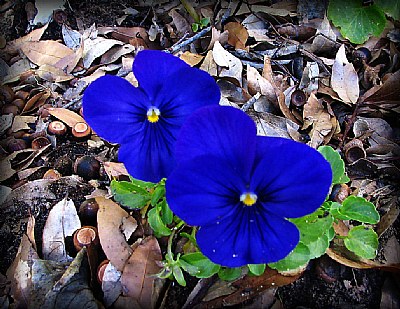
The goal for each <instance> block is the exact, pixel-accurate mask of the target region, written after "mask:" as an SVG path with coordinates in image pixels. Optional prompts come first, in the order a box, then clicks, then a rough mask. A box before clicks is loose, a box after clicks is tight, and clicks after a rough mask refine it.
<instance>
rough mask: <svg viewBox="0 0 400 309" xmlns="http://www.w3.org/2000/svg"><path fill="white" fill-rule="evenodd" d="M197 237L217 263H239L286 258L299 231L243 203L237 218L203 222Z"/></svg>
mask: <svg viewBox="0 0 400 309" xmlns="http://www.w3.org/2000/svg"><path fill="white" fill-rule="evenodd" d="M252 207H254V206H252ZM196 239H197V244H198V245H199V247H200V249H201V252H202V253H203V254H204V255H206V256H207V257H208V258H209V259H210V260H211V261H213V262H214V263H217V264H221V265H223V266H228V267H239V266H243V265H246V264H263V263H271V262H276V261H278V260H280V259H282V258H284V257H285V256H287V255H288V254H289V253H290V252H291V251H292V250H293V249H294V248H295V246H296V245H297V243H298V242H299V231H298V229H297V228H296V226H295V225H294V224H293V223H291V222H289V221H287V220H285V219H283V218H281V217H279V216H275V215H274V214H271V213H266V212H264V213H262V212H259V213H257V212H256V211H255V210H254V209H249V208H247V207H246V206H241V208H238V210H237V211H236V214H235V217H234V218H228V219H226V220H221V221H220V222H219V224H215V223H214V224H209V225H206V226H202V227H201V228H200V230H199V231H198V233H197V235H196Z"/></svg>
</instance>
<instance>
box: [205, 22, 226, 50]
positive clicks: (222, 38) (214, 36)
mask: <svg viewBox="0 0 400 309" xmlns="http://www.w3.org/2000/svg"><path fill="white" fill-rule="evenodd" d="M217 41H218V42H220V43H221V45H224V44H225V43H227V42H228V31H224V32H221V31H219V30H218V29H217V28H215V27H212V28H211V41H210V43H209V44H208V47H207V50H208V51H210V50H212V49H213V48H214V44H215V42H217Z"/></svg>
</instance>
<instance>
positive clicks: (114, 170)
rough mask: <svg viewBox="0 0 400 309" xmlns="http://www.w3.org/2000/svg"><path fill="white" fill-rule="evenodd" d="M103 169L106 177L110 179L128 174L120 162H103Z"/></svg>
mask: <svg viewBox="0 0 400 309" xmlns="http://www.w3.org/2000/svg"><path fill="white" fill-rule="evenodd" d="M103 166H104V170H105V172H106V173H107V176H108V178H110V180H112V179H114V178H118V177H120V176H129V173H128V171H127V170H126V168H125V165H124V164H123V163H120V162H108V161H107V162H103Z"/></svg>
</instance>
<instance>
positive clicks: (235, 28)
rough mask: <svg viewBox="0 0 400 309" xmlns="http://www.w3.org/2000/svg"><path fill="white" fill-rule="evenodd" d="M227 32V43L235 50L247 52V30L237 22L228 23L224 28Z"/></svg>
mask: <svg viewBox="0 0 400 309" xmlns="http://www.w3.org/2000/svg"><path fill="white" fill-rule="evenodd" d="M224 29H225V30H228V33H229V34H228V43H229V44H230V45H232V46H233V47H235V49H243V50H248V49H249V48H248V47H246V42H247V39H248V37H249V34H248V32H247V29H246V28H245V27H243V26H242V25H241V24H240V23H238V22H229V23H227V24H226V25H225V27H224Z"/></svg>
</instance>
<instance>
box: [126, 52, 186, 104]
mask: <svg viewBox="0 0 400 309" xmlns="http://www.w3.org/2000/svg"><path fill="white" fill-rule="evenodd" d="M185 68H190V66H189V65H188V64H187V63H185V62H184V61H183V60H181V59H179V58H178V57H175V56H173V55H171V54H168V53H166V52H163V51H159V50H143V51H141V52H139V53H138V54H137V56H136V57H135V60H134V61H133V66H132V70H133V74H134V75H135V77H136V79H137V80H138V82H139V86H140V87H141V88H143V89H145V91H146V93H147V95H148V96H149V98H150V100H151V101H153V99H154V97H155V96H156V95H157V93H158V92H159V91H160V89H161V88H162V86H163V84H164V82H165V81H166V80H168V79H169V76H170V75H172V74H174V73H175V72H176V71H179V70H181V69H185Z"/></svg>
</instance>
